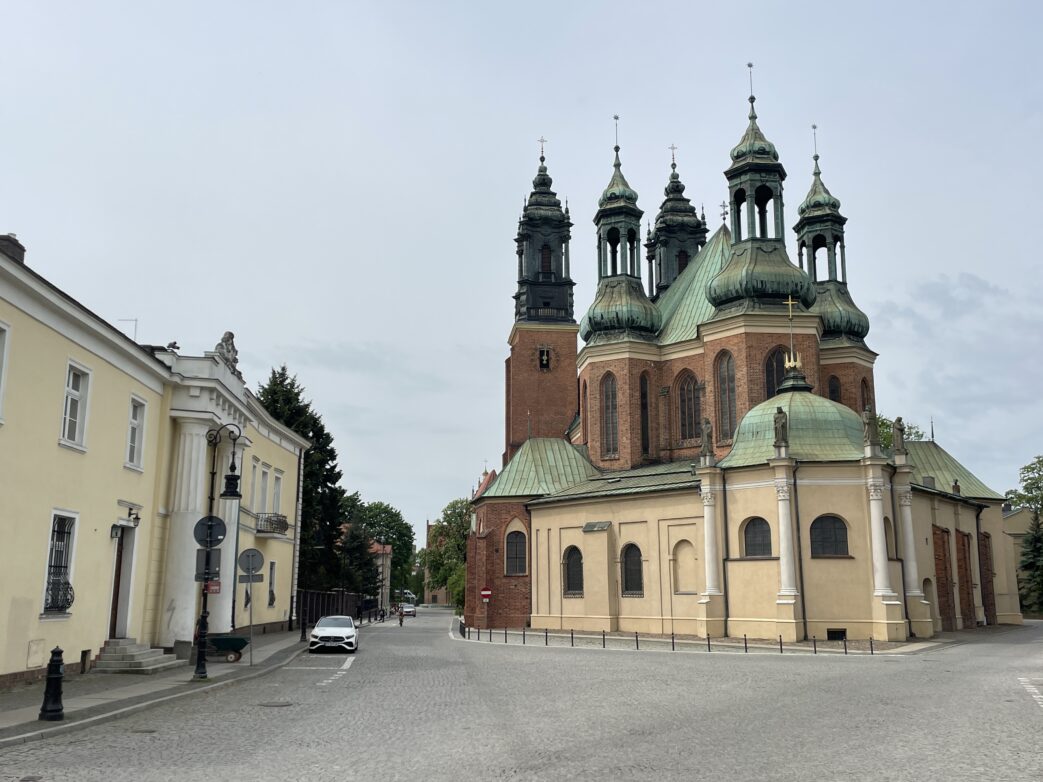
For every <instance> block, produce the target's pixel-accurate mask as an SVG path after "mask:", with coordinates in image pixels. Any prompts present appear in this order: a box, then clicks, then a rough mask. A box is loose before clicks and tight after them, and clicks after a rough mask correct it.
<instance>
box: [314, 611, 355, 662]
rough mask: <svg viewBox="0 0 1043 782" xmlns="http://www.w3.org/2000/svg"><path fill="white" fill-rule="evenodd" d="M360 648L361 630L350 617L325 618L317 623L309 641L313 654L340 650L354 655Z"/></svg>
mask: <svg viewBox="0 0 1043 782" xmlns="http://www.w3.org/2000/svg"><path fill="white" fill-rule="evenodd" d="M358 648H359V629H358V628H357V627H356V626H355V622H354V621H353V620H352V618H351V617H350V616H324V617H322V619H320V620H319V621H318V622H316V623H315V627H314V628H313V629H312V631H311V638H310V639H309V641H308V651H309V652H311V653H314V652H318V651H321V650H322V649H339V650H342V651H345V652H348V653H350V654H354V653H355V650H356V649H358Z"/></svg>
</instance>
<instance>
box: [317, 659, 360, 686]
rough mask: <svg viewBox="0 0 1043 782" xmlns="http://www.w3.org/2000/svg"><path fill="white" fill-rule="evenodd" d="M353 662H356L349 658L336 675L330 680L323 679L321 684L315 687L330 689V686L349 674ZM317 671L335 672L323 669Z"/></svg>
mask: <svg viewBox="0 0 1043 782" xmlns="http://www.w3.org/2000/svg"><path fill="white" fill-rule="evenodd" d="M353 662H355V658H354V657H349V658H348V659H347V660H345V661H344V664H343V665H341V666H340V668H338V669H337V671H336V673H334V674H333V675H332V676H330V677H329V678H327V679H323V680H322V681H321V682H318V683H317V684H316V685H315V686H316V687H328V686H329V685H331V684H333V683H335V682H336V681H337V680H338V679H339V678H340V677H341V676H343V675H344V674H346V673H347V672H348V668H350V667H351V664H352V663H353ZM316 670H323V671H330V670H333V669H332V668H321V669H316Z"/></svg>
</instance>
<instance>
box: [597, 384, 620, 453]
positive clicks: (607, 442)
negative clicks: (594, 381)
mask: <svg viewBox="0 0 1043 782" xmlns="http://www.w3.org/2000/svg"><path fill="white" fill-rule="evenodd" d="M601 455H602V456H603V457H605V458H615V457H616V456H618V455H619V416H618V415H617V410H616V376H615V375H613V374H612V373H611V372H610V373H608V374H607V375H605V377H604V378H603V379H602V380H601Z"/></svg>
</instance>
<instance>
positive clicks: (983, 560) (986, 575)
mask: <svg viewBox="0 0 1043 782" xmlns="http://www.w3.org/2000/svg"><path fill="white" fill-rule="evenodd" d="M978 567H979V569H980V570H981V602H982V604H983V605H984V606H985V622H986V623H987V624H990V625H994V624H996V586H995V584H994V583H993V578H995V576H996V573H995V571H993V569H992V536H991V535H990V534H989V533H988V532H983V533H981V535H980V536H979V537H978Z"/></svg>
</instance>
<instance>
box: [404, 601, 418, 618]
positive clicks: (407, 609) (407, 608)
mask: <svg viewBox="0 0 1043 782" xmlns="http://www.w3.org/2000/svg"><path fill="white" fill-rule="evenodd" d="M402 615H403V616H416V606H415V605H413V604H412V603H403V604H402Z"/></svg>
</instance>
